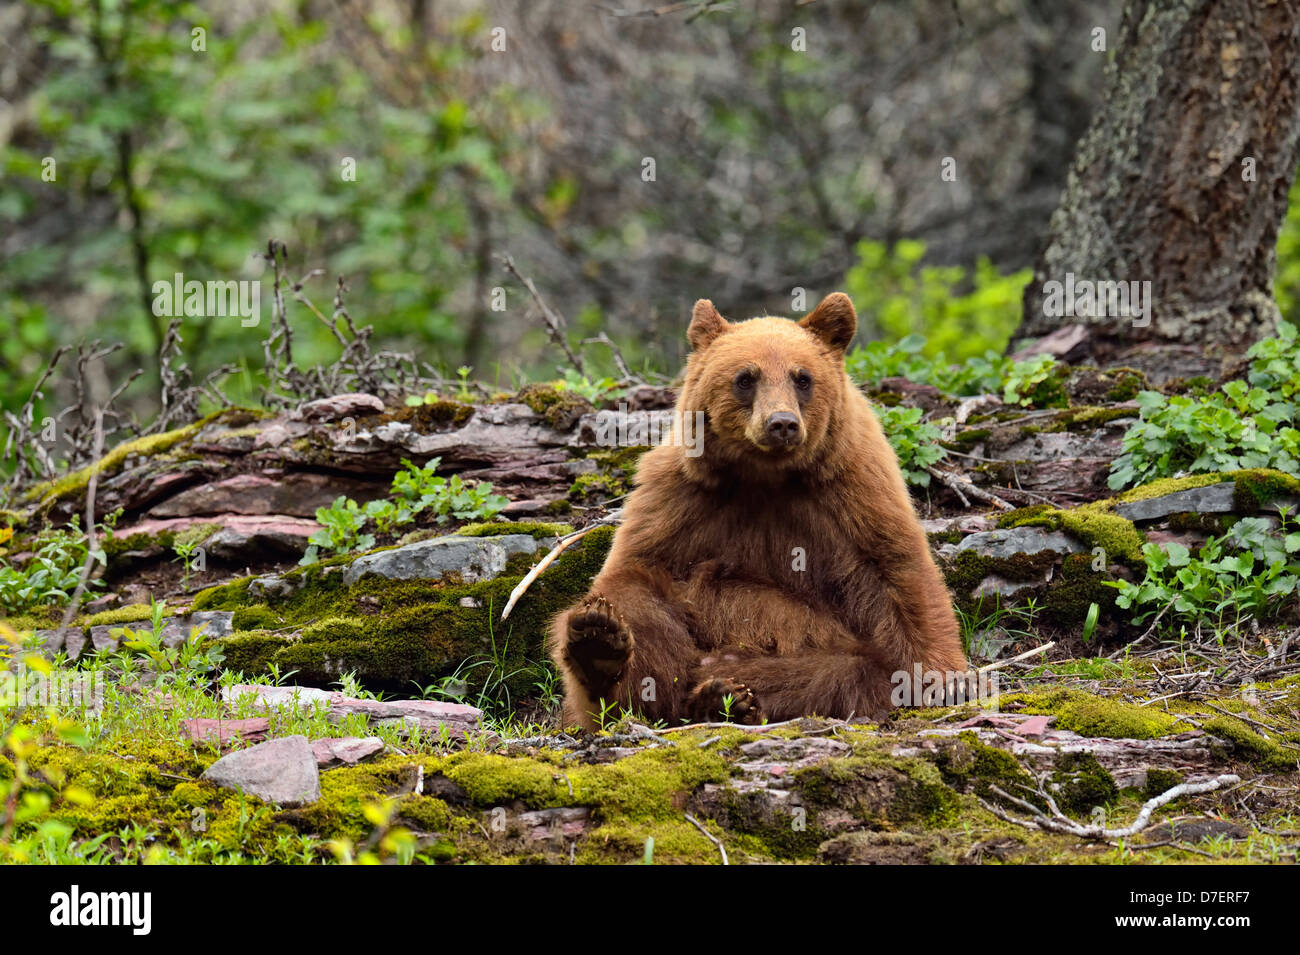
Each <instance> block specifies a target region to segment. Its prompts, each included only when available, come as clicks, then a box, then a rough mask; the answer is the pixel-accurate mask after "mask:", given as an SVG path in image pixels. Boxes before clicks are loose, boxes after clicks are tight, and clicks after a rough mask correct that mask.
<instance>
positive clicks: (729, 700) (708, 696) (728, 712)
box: [686, 677, 763, 726]
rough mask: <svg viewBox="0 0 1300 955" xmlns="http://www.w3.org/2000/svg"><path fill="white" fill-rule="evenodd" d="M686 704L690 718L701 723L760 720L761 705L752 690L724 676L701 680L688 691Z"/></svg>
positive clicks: (759, 721)
mask: <svg viewBox="0 0 1300 955" xmlns="http://www.w3.org/2000/svg"><path fill="white" fill-rule="evenodd" d="M686 703H687V706H688V707H689V708H690V714H691V717H692V718H693V719H697V720H702V721H704V722H713V721H716V720H722V721H724V722H727V723H740V724H742V725H747V726H757V725H758V724H760V723H762V722H763V708H762V707H761V706H760V705H759V703H758V697H757V696H755V695H754V691H753V690H751V689H750V688H749V687H747V686H746V685H745V684H743V683H741V682H739V681H738V680H733V679H730V678H726V677H714V678H712V679H708V680H703V681H702V682H700V683H699V684H697V685H696V686H695V688H694V689H693V690H691V693H690V696H689V697H687V701H686Z"/></svg>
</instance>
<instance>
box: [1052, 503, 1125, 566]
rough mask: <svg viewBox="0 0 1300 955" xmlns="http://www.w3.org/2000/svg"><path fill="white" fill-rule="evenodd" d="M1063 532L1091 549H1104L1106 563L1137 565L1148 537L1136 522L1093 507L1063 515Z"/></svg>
mask: <svg viewBox="0 0 1300 955" xmlns="http://www.w3.org/2000/svg"><path fill="white" fill-rule="evenodd" d="M1060 521H1061V529H1062V530H1064V531H1065V532H1066V533H1067V534H1069V535H1070V536H1072V537H1074V538H1075V539H1076V540H1078V541H1080V542H1081V543H1083V544H1084V545H1085V546H1087V547H1088V548H1089V549H1091V548H1095V547H1100V548H1101V549H1102V550H1103V551H1105V552H1106V560H1107V561H1108V562H1109V561H1111V560H1122V561H1124V562H1125V563H1127V564H1131V565H1135V566H1136V565H1137V564H1139V563H1141V561H1142V546H1143V545H1144V544H1145V543H1146V538H1145V537H1144V536H1143V535H1142V533H1141V531H1139V530H1138V529H1137V527H1136V526H1134V524H1133V522H1132V521H1130V520H1128V519H1127V518H1124V517H1120V516H1119V515H1118V514H1111V513H1108V512H1107V511H1106V510H1104V509H1102V508H1097V507H1094V506H1092V505H1089V504H1084V505H1082V506H1080V507H1075V508H1071V509H1070V510H1067V511H1061V512H1060Z"/></svg>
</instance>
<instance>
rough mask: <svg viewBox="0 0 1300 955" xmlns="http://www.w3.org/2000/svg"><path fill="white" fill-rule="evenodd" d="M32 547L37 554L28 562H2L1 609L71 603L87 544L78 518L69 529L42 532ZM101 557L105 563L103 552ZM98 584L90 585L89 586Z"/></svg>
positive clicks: (19, 611) (0, 582)
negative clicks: (69, 601)
mask: <svg viewBox="0 0 1300 955" xmlns="http://www.w3.org/2000/svg"><path fill="white" fill-rule="evenodd" d="M32 546H34V548H35V555H34V556H32V557H30V558H28V559H27V560H26V561H25V562H22V563H17V562H11V561H10V560H7V559H0V609H3V610H5V611H8V612H9V613H22V612H23V611H26V610H30V609H31V608H33V607H44V606H49V605H51V604H59V603H64V602H66V601H68V600H71V599H72V593H73V591H74V590H75V589H76V587H77V582H78V581H79V580H80V579H81V568H82V566H83V565H84V564H85V562H86V553H87V545H86V537H85V535H84V534H82V533H81V529H80V526H79V524H78V521H77V519H76V518H75V517H74V518H73V520H72V521H71V522H69V524H68V526H67V528H66V529H48V530H45V531H42V532H41V534H40V535H39V536H38V537H37V538H36V539H35V541H33V542H32ZM97 556H98V558H99V559H100V560H103V553H102V551H101V552H99V553H98V554H97ZM98 584H99V582H98V581H96V580H93V579H92V580H90V581H88V582H87V586H88V587H94V586H98Z"/></svg>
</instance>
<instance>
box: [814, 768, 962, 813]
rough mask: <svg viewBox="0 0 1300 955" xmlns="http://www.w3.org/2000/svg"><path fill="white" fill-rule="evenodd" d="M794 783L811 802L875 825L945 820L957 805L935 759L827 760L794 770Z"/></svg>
mask: <svg viewBox="0 0 1300 955" xmlns="http://www.w3.org/2000/svg"><path fill="white" fill-rule="evenodd" d="M794 785H795V787H796V788H797V789H798V790H799V792H800V794H801V795H802V796H803V797H804V799H805V801H806V803H807V804H808V805H809V806H811V807H814V808H817V809H826V808H837V809H843V810H846V811H848V812H850V813H852V814H853V815H854V816H856V817H857V818H860V819H863V820H866V821H867V822H868V824H869V825H871V826H873V827H878V828H893V827H896V826H900V825H905V824H907V823H920V824H921V825H925V826H938V825H943V824H945V823H947V822H949V821H951V820H952V819H953V818H955V816H956V814H957V810H958V807H959V805H960V803H959V801H958V798H957V795H956V794H955V793H954V792H953V791H952V789H950V788H949V787H948V786H946V785H945V784H944V781H943V776H942V775H941V773H940V771H939V770H938V769H937V768H936V767H935V765H934V764H933V763H931V762H929V761H928V760H922V759H913V758H910V757H881V756H870V755H868V756H857V755H855V756H852V757H848V758H844V759H831V760H827V761H826V762H824V763H821V764H819V765H817V766H811V767H809V768H807V769H803V770H800V771H799V772H797V773H795V775H794ZM810 815H811V813H810Z"/></svg>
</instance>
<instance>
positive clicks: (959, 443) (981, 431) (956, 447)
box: [941, 428, 992, 451]
mask: <svg viewBox="0 0 1300 955" xmlns="http://www.w3.org/2000/svg"><path fill="white" fill-rule="evenodd" d="M991 433H992V432H990V431H989V429H988V428H967V429H966V430H965V431H962V432H960V433H959V434H958V435H957V436H956V437H955V438H953V439H952V440H951V441H947V442H941V443H942V444H943V445H944V447H946V448H948V450H950V451H969V450H970V449H971V448H972V447H974V446H975V445H977V444H979V443H980V442H981V441H985V440H987V439H988V436H989V435H990V434H991Z"/></svg>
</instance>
